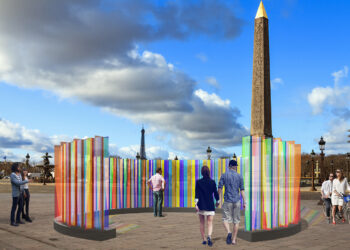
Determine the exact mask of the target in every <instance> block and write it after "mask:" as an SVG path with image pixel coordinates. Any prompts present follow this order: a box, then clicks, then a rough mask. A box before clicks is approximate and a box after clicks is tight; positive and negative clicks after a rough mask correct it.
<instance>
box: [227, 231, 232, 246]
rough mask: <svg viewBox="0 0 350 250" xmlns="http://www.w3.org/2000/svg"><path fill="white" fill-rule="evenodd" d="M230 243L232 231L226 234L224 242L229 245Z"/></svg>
mask: <svg viewBox="0 0 350 250" xmlns="http://www.w3.org/2000/svg"><path fill="white" fill-rule="evenodd" d="M231 243H232V233H229V234H227V237H226V244H227V245H231Z"/></svg>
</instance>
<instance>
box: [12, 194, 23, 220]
mask: <svg viewBox="0 0 350 250" xmlns="http://www.w3.org/2000/svg"><path fill="white" fill-rule="evenodd" d="M17 207H18V209H17V215H16V222H19V221H20V219H21V212H22V207H23V195H22V194H20V195H19V196H18V197H12V208H11V223H14V222H15V213H16V208H17Z"/></svg>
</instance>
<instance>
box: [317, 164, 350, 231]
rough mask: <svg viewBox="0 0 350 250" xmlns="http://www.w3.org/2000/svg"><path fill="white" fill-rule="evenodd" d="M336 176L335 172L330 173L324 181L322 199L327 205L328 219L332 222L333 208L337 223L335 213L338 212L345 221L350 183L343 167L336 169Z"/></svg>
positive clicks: (333, 218)
mask: <svg viewBox="0 0 350 250" xmlns="http://www.w3.org/2000/svg"><path fill="white" fill-rule="evenodd" d="M336 177H337V178H334V174H333V173H330V174H329V179H328V180H326V181H324V182H323V183H322V188H321V195H322V199H323V201H324V203H325V205H326V216H327V221H328V222H329V223H330V222H331V208H332V223H333V224H334V225H335V224H336V220H335V215H336V212H338V214H339V217H340V219H341V220H342V222H343V223H344V222H345V218H344V216H343V206H344V199H346V198H348V196H347V195H346V193H347V192H350V185H349V183H348V180H347V178H346V177H344V173H343V170H342V169H337V170H336Z"/></svg>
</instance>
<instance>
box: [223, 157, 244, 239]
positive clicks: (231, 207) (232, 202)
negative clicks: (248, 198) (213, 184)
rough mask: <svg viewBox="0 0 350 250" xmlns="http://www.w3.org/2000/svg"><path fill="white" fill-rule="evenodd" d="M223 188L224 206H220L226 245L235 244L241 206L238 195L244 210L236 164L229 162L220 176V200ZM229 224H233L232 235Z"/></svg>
mask: <svg viewBox="0 0 350 250" xmlns="http://www.w3.org/2000/svg"><path fill="white" fill-rule="evenodd" d="M223 186H225V195H224V204H223V205H222V220H223V223H224V227H225V229H226V231H227V237H226V243H227V244H233V245H235V244H237V232H238V227H239V222H240V215H241V214H240V213H241V204H240V195H239V194H240V193H241V195H242V198H243V208H245V195H244V185H243V177H242V175H241V174H239V173H237V162H236V161H235V160H231V161H230V162H229V168H228V171H227V172H225V173H224V174H223V175H221V178H220V181H219V190H218V192H219V194H220V200H221V197H222V188H223ZM229 223H233V235H232V233H231V229H230V225H229Z"/></svg>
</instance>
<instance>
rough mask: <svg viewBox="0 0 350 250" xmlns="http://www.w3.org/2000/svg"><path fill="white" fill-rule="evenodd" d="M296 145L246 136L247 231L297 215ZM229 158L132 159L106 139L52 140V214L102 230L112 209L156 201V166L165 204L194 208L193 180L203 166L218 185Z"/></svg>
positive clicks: (242, 165) (242, 169)
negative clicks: (116, 152) (112, 150)
mask: <svg viewBox="0 0 350 250" xmlns="http://www.w3.org/2000/svg"><path fill="white" fill-rule="evenodd" d="M300 150H301V148H300V145H296V144H294V143H293V142H283V141H281V140H280V139H271V138H266V139H265V138H260V137H251V136H248V137H244V138H243V156H242V157H238V158H237V162H238V169H237V171H238V172H239V173H242V175H243V178H244V186H245V194H246V200H247V206H246V210H245V230H246V231H254V230H260V229H267V230H268V229H273V228H276V227H283V226H288V225H289V224H291V223H298V222H299V219H300V194H299V182H300ZM229 160H230V159H215V160H132V159H120V158H115V157H110V156H109V151H108V137H99V136H96V137H95V138H88V139H82V140H81V139H75V140H74V141H73V142H62V143H61V145H59V146H55V179H56V190H55V219H56V221H58V222H60V223H63V224H65V225H67V226H75V227H80V228H84V229H99V230H105V229H108V228H109V211H110V210H115V209H124V208H148V207H152V206H153V200H152V191H151V190H150V188H149V187H148V185H147V183H146V182H147V180H148V179H149V178H150V177H151V176H152V175H153V174H155V173H156V169H157V168H158V167H161V168H162V173H163V176H164V178H165V181H166V188H165V191H164V207H175V208H186V207H194V206H195V204H194V195H195V182H196V180H198V179H200V178H201V174H200V171H201V167H202V166H203V165H207V166H208V167H209V169H210V174H211V178H212V179H213V180H215V182H216V184H218V182H219V180H220V176H221V175H222V174H223V173H224V172H225V171H227V168H228V163H229Z"/></svg>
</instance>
